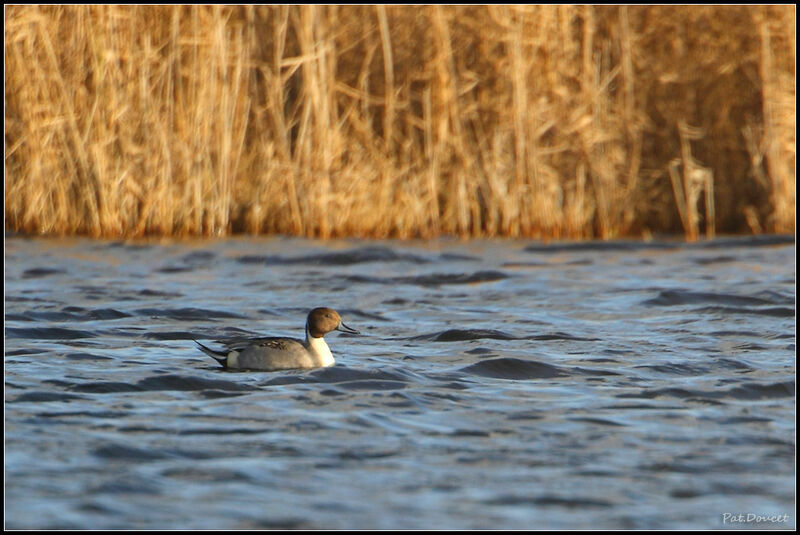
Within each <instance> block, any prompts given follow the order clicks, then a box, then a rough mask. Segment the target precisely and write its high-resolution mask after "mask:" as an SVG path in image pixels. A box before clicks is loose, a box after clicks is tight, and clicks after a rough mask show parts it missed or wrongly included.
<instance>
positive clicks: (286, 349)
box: [228, 338, 316, 371]
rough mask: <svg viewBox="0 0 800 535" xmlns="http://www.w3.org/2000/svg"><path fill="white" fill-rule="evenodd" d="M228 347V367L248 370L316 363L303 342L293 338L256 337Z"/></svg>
mask: <svg viewBox="0 0 800 535" xmlns="http://www.w3.org/2000/svg"><path fill="white" fill-rule="evenodd" d="M228 348H229V349H230V350H232V351H235V352H236V354H235V355H234V354H233V353H231V354H229V356H228V367H230V368H238V369H249V370H267V371H271V370H288V369H292V368H314V367H316V364H315V363H314V359H313V358H312V355H311V354H310V353H309V352H308V350H307V349H306V347H305V345H303V342H302V341H300V340H297V339H295V338H257V339H251V340H247V341H242V342H234V343H232V344H230V345H228Z"/></svg>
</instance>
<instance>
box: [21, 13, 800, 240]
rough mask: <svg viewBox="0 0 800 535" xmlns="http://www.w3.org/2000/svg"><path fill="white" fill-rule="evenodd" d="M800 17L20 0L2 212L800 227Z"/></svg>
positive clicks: (503, 227) (583, 228)
mask: <svg viewBox="0 0 800 535" xmlns="http://www.w3.org/2000/svg"><path fill="white" fill-rule="evenodd" d="M794 32H795V15H794V9H793V7H792V6H767V7H764V6H761V7H751V6H719V7H715V6H688V7H669V6H662V7H650V6H612V7H607V6H604V7H592V6H427V7H419V6H414V7H407V6H308V5H303V6H266V7H255V6H246V7H227V6H226V7H221V6H53V7H51V6H10V7H7V8H6V25H5V62H6V71H5V76H6V93H5V110H6V112H5V113H6V115H5V124H6V128H5V154H6V157H5V176H6V180H5V204H6V212H5V225H6V229H7V230H11V231H21V232H31V233H47V234H73V233H74V234H86V235H91V236H141V235H168V236H185V235H225V234H228V233H232V232H248V233H286V234H293V235H305V236H318V237H328V236H343V235H351V236H364V237H377V238H380V237H401V238H404V237H431V236H436V235H440V234H452V235H460V236H526V237H543V238H561V237H574V238H586V237H600V238H610V237H615V236H638V235H642V234H643V233H644V234H647V233H649V232H674V231H678V232H681V231H683V232H686V234H687V237H689V238H690V239H693V238H694V237H695V236H697V235H698V233H699V232H701V231H703V230H705V232H706V233H709V235H711V234H713V232H714V231H715V230H716V231H717V232H743V231H744V232H750V231H752V232H762V231H765V232H793V231H794V210H795V177H794V167H795V134H794V132H795V86H794V76H795V72H794V65H795V41H794V35H795V33H794ZM687 132H690V133H691V135H688V134H687ZM693 177H694V178H693ZM698 177H699V178H698ZM698 180H700V182H698ZM709 185H710V188H711V189H710V190H709V189H702V188H708V187H709ZM678 187H680V191H679V190H678V189H676V188H678ZM704 191H705V192H706V195H705V197H703V196H702V195H701V194H702V193H703V192H704ZM709 191H710V194H709ZM701 199H704V200H701Z"/></svg>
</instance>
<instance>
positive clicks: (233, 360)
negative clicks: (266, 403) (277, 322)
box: [194, 307, 361, 371]
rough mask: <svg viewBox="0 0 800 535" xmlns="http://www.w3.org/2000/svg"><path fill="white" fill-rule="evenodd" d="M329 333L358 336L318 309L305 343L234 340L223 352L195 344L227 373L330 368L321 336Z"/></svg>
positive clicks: (308, 326)
mask: <svg viewBox="0 0 800 535" xmlns="http://www.w3.org/2000/svg"><path fill="white" fill-rule="evenodd" d="M332 331H341V332H345V333H348V334H361V333H359V332H358V331H357V330H355V329H352V328H350V327H348V326H347V325H345V324H344V323H343V322H342V318H341V316H339V313H338V312H336V311H335V310H333V309H332V308H327V307H318V308H315V309H313V310H311V312H309V313H308V317H307V318H306V337H305V340H299V339H297V338H281V337H269V338H237V339H231V340H226V341H222V342H221V343H223V344H224V345H225V349H223V350H221V351H217V350H214V349H211V348H210V347H208V346H205V345H203V344H201V343H200V342H198V341H197V340H194V342H195V343H196V344H197V345H198V346H199V348H200V350H201V351H202V352H203V353H205V354H206V355H208V356H210V357H211V358H213V359H214V360H216V361H217V362H218V363H219V364H220V365H221V366H222V367H223V368H225V369H229V370H261V371H276V370H290V369H311V368H325V367H328V366H333V365H334V364H335V363H336V361H335V360H334V358H333V354H332V353H331V350H330V348H329V347H328V344H327V343H326V342H325V338H324V336H325V335H326V334H328V333H329V332H332Z"/></svg>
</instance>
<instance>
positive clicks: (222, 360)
mask: <svg viewBox="0 0 800 535" xmlns="http://www.w3.org/2000/svg"><path fill="white" fill-rule="evenodd" d="M194 343H195V344H197V345H198V346H199V347H200V351H202V352H203V353H205V354H206V355H208V356H209V357H211V358H212V359H214V360H216V361H217V362H219V364H220V366H222V367H223V368H227V367H228V354H227V353H222V352H220V351H214V350H213V349H211V348H210V347H207V346H204V345H203V344H201V343H200V342H198V341H197V340H194Z"/></svg>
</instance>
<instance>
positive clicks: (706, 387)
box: [5, 236, 795, 529]
mask: <svg viewBox="0 0 800 535" xmlns="http://www.w3.org/2000/svg"><path fill="white" fill-rule="evenodd" d="M794 259H795V243H794V238H793V237H781V236H777V237H776V236H765V237H760V238H740V239H721V240H717V241H714V242H711V243H705V244H695V245H684V244H680V243H677V242H675V243H673V242H653V243H649V244H642V243H632V242H611V243H583V244H550V245H542V244H539V243H531V242H522V241H477V242H457V241H447V240H443V241H437V242H430V243H426V242H358V241H333V242H316V241H308V240H299V239H285V238H272V239H231V240H226V241H219V242H185V243H163V244H161V243H132V244H125V243H119V242H97V241H89V240H62V241H51V240H42V239H23V238H11V239H8V240H7V241H6V268H5V292H6V293H5V403H6V405H5V454H6V457H5V487H6V488H5V490H6V493H5V515H6V516H5V518H6V520H5V522H6V527H8V528H98V529H101V528H142V529H144V528H152V529H162V528H187V529H201V528H220V529H232V528H298V529H300V528H311V529H315V528H316V529H324V528H339V529H350V528H362V529H371V528H376V529H380V528H384V529H389V528H407V529H413V528H441V529H444V528H450V529H469V528H478V529H479V528H497V529H527V528H609V529H611V528H720V527H733V528H736V527H762V528H763V527H768V528H779V529H780V528H794V527H795V518H794V500H795V483H794V480H795V478H794V472H795V424H794V422H795V418H794V417H795V410H794V408H795V365H794V362H795V361H794V356H795V260H794ZM322 305H325V306H330V307H333V308H335V309H337V310H338V311H339V312H340V313H341V314H342V317H343V319H344V321H345V323H347V324H348V325H349V326H351V327H353V328H356V329H359V330H360V331H361V332H362V336H351V335H345V334H339V333H335V334H332V335H331V336H329V337H327V338H326V339H327V340H328V343H329V345H330V346H331V349H332V351H333V353H334V355H335V356H336V358H337V364H336V366H334V367H332V368H326V369H319V370H313V371H290V372H273V373H267V372H226V371H223V370H221V369H220V368H219V367H218V366H217V364H216V363H215V362H214V361H213V360H212V359H210V358H208V357H207V356H205V355H204V354H202V353H201V352H200V351H198V350H197V349H196V347H195V344H194V343H193V342H192V341H191V339H192V338H197V339H198V340H200V341H207V342H208V343H210V344H213V340H215V339H217V338H224V337H227V336H234V335H235V336H240V335H261V336H263V335H289V336H296V337H302V335H303V326H304V321H305V315H306V313H307V312H308V310H309V309H310V308H312V307H314V306H322ZM726 514H728V516H724V515H726ZM732 515H742V516H741V517H738V516H732ZM746 515H760V516H761V517H764V518H761V520H762V521H761V522H760V523H759V522H757V521H755V520H754V521H751V522H749V523H747V522H744V521H743V522H738V520H747V518H748V517H747V516H746ZM783 515H786V516H785V517H784V516H783ZM751 518H753V519H754V518H755V517H751ZM756 520H758V519H756ZM737 522H738V523H737Z"/></svg>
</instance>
